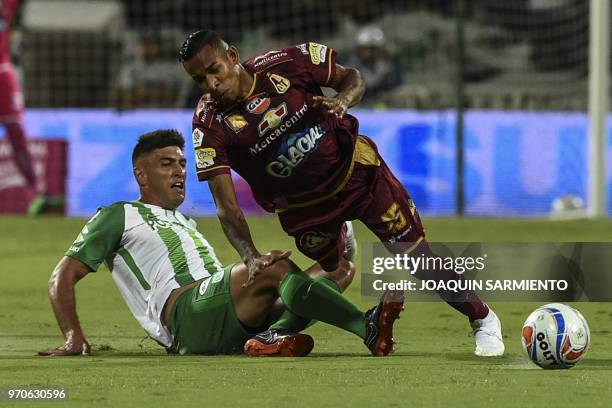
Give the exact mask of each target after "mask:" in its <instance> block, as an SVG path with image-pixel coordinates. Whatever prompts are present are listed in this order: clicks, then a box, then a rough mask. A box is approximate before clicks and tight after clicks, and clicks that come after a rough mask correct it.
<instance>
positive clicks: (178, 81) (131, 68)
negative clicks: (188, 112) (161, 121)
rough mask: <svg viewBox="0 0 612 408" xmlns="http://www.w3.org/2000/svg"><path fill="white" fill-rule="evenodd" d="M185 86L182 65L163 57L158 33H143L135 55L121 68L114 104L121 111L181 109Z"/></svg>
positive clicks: (138, 41) (113, 96)
mask: <svg viewBox="0 0 612 408" xmlns="http://www.w3.org/2000/svg"><path fill="white" fill-rule="evenodd" d="M184 84H185V82H184V80H183V76H182V75H181V70H180V66H179V64H178V63H177V62H176V60H174V59H171V58H165V57H164V55H163V52H162V41H161V38H160V36H159V34H157V33H153V32H150V31H146V32H142V33H140V35H139V36H138V39H137V44H136V52H135V56H134V57H133V59H131V60H130V61H129V62H127V63H126V64H125V65H123V66H122V67H121V70H120V72H119V76H118V81H117V84H116V86H115V88H114V89H113V92H112V95H111V103H112V105H113V106H114V107H116V108H118V109H131V108H172V107H180V105H181V101H182V99H183V96H182V92H183V88H184Z"/></svg>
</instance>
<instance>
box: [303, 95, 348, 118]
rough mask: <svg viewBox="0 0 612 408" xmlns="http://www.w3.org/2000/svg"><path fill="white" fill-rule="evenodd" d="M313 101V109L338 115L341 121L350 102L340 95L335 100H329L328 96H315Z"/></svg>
mask: <svg viewBox="0 0 612 408" xmlns="http://www.w3.org/2000/svg"><path fill="white" fill-rule="evenodd" d="M312 101H313V103H312V106H313V107H315V108H318V109H322V110H324V111H327V113H331V114H333V115H336V116H337V117H338V118H339V119H342V117H343V116H344V114H345V113H346V111H347V110H348V107H349V102H348V101H347V100H346V99H345V98H343V97H341V96H338V95H336V96H335V97H333V98H329V97H327V96H313V97H312Z"/></svg>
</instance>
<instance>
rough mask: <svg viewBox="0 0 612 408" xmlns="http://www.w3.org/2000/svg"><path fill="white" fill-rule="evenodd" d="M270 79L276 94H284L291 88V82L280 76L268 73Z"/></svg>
mask: <svg viewBox="0 0 612 408" xmlns="http://www.w3.org/2000/svg"><path fill="white" fill-rule="evenodd" d="M268 79H269V80H270V82H272V86H274V89H276V92H278V93H279V94H284V93H285V92H287V90H288V89H289V87H290V86H291V82H289V80H288V79H287V78H285V77H284V76H280V75H278V74H270V73H268Z"/></svg>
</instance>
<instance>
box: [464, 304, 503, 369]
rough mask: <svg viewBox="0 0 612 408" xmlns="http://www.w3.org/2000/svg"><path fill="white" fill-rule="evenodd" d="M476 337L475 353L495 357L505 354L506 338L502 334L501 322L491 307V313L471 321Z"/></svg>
mask: <svg viewBox="0 0 612 408" xmlns="http://www.w3.org/2000/svg"><path fill="white" fill-rule="evenodd" d="M470 325H471V326H472V329H473V330H474V332H473V333H474V338H475V339H476V350H475V351H474V354H476V355H477V356H482V357H495V356H503V355H504V350H505V346H504V340H503V336H502V328H501V322H500V321H499V318H498V317H497V315H496V314H495V312H494V311H493V309H491V308H489V314H488V315H487V316H486V317H485V318H484V319H476V320H474V321H473V322H470Z"/></svg>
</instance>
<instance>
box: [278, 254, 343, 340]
mask: <svg viewBox="0 0 612 408" xmlns="http://www.w3.org/2000/svg"><path fill="white" fill-rule="evenodd" d="M304 272H306V274H308V276H310V277H311V278H312V279H316V280H318V281H320V282H322V283H325V284H327V285H328V286H329V287H330V288H332V289H334V290H337V291H339V292H341V293H342V292H344V291H345V290H346V288H347V287H348V286H349V285H350V284H351V282H352V281H353V277H354V276H355V266H354V265H353V264H352V262H349V261H346V260H341V261H340V263H339V265H338V267H337V268H336V270H334V271H333V272H325V270H323V268H322V267H321V265H320V264H319V263H315V264H314V265H312V266H311V267H310V268H308V269H307V270H306V271H304ZM269 322H270V323H271V326H270V329H278V330H280V331H283V332H301V331H302V330H304V329H306V328H307V327H310V326H311V325H313V324H314V323H316V321H314V320H310V319H306V318H303V317H301V316H297V315H295V314H294V313H293V312H291V311H290V310H287V308H286V307H285V305H284V304H283V301H282V300H281V299H280V298H279V299H277V300H276V302H275V304H274V307H273V308H272V311H271V312H270V314H269Z"/></svg>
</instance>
